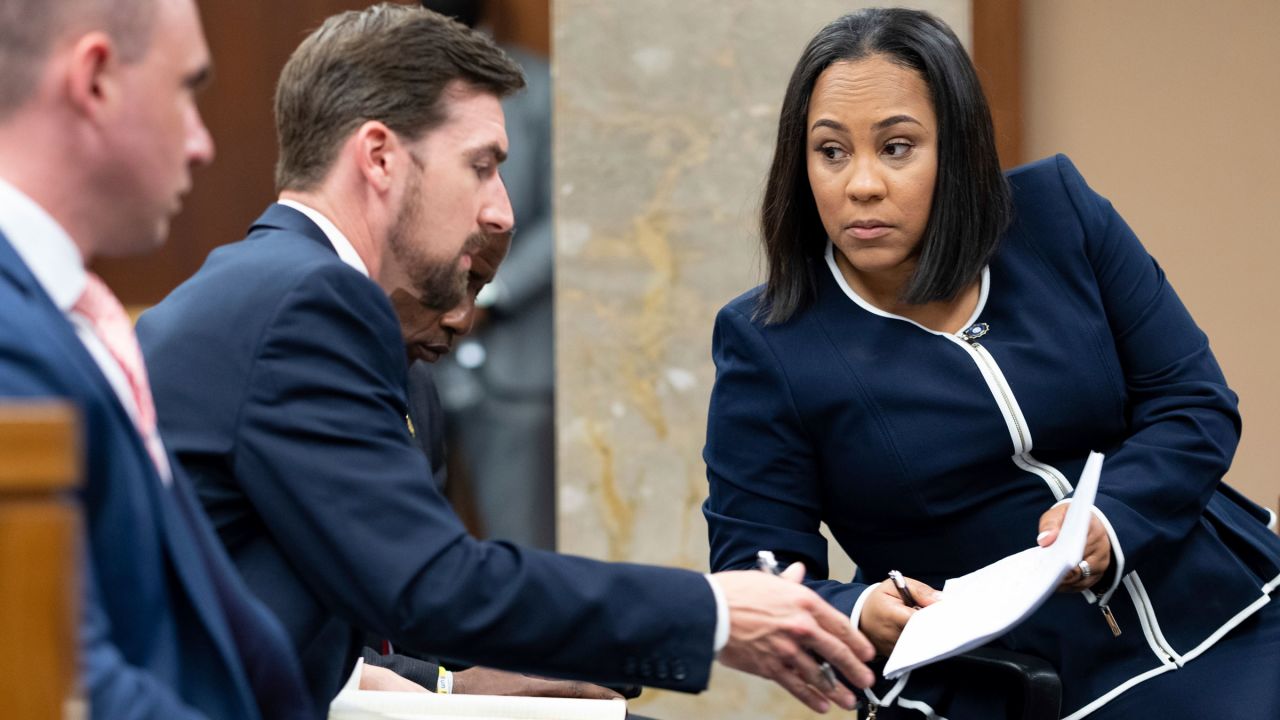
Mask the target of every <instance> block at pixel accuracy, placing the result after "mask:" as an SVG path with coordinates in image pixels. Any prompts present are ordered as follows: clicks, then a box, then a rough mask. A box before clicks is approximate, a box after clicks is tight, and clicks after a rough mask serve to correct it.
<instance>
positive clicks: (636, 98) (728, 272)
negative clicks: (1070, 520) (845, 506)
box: [552, 0, 970, 720]
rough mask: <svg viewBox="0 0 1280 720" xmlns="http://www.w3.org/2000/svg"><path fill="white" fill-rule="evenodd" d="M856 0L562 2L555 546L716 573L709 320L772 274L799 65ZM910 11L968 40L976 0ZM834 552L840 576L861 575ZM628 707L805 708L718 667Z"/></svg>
mask: <svg viewBox="0 0 1280 720" xmlns="http://www.w3.org/2000/svg"><path fill="white" fill-rule="evenodd" d="M863 4H864V3H858V2H854V3H850V2H837V1H835V0H805V1H803V2H796V1H793V2H781V1H776V0H738V1H734V2H728V1H725V2H689V1H688V0H643V1H638V0H632V1H627V0H556V1H555V2H554V4H553V19H552V23H553V72H554V79H555V83H554V87H555V172H556V181H555V182H556V187H557V192H556V198H555V201H556V238H557V259H556V260H557V262H556V300H557V308H556V343H557V432H558V440H557V442H558V462H559V478H558V484H557V489H558V514H559V518H558V520H559V538H560V549H561V550H562V551H565V552H572V553H577V554H583V555H588V556H592V557H598V558H607V559H612V560H630V561H639V562H652V563H662V564H667V565H678V566H682V567H687V568H692V569H698V570H705V569H706V568H707V538H706V524H705V522H704V521H703V518H702V513H701V509H700V506H701V503H702V501H703V499H704V498H705V497H706V478H705V468H704V466H703V463H702V458H701V451H702V444H703V440H704V435H705V430H706V411H707V401H708V398H709V395H710V391H711V384H712V381H713V379H714V367H713V366H712V363H711V359H710V349H711V327H712V320H713V318H714V316H715V313H716V311H717V310H718V309H719V308H720V307H721V306H722V305H724V304H725V303H726V302H727V301H729V300H730V299H732V298H733V297H735V296H736V295H738V294H739V293H741V292H743V291H745V290H747V289H749V288H751V287H752V286H754V285H756V284H757V283H759V282H760V279H761V277H762V274H761V269H762V268H761V259H760V253H759V251H758V232H757V228H756V225H757V214H758V209H759V201H760V196H761V191H762V188H763V182H764V175H765V171H766V169H767V166H768V163H769V160H770V158H771V156H772V152H773V142H774V134H775V131H776V123H777V114H778V110H779V106H780V103H781V100H782V94H783V91H784V89H785V86H786V81H787V78H788V77H789V75H790V73H791V69H792V66H793V64H794V63H795V61H796V59H797V58H798V57H799V55H800V52H801V50H802V49H803V48H804V45H805V43H806V42H807V41H808V39H809V38H810V37H811V36H812V35H813V34H814V33H815V32H816V31H817V30H818V29H820V28H821V27H822V26H823V25H824V24H825V23H826V22H828V21H830V20H832V19H834V18H835V17H838V16H839V15H841V14H842V13H845V12H849V11H850V10H853V9H856V8H857V7H859V6H861V5H863ZM910 5H912V6H915V7H923V8H926V9H928V10H930V11H932V12H935V13H936V14H938V15H939V16H941V17H942V18H943V19H944V20H946V21H947V22H948V23H950V24H951V25H952V27H953V28H954V29H955V30H956V33H957V34H958V35H959V36H960V37H961V38H962V39H966V41H967V38H968V37H969V36H970V5H969V2H968V0H934V1H931V2H916V3H910ZM835 554H836V555H838V551H837V553H835ZM835 560H836V562H835V564H834V566H833V576H835V577H848V576H849V574H850V573H851V572H852V570H851V566H850V564H849V563H848V561H847V559H844V558H840V557H836V558H835ZM632 710H633V711H634V712H637V713H641V714H648V715H654V716H657V717H664V718H684V717H695V716H697V717H701V718H736V719H744V720H749V719H751V718H776V717H787V718H790V717H808V713H807V711H805V710H804V708H803V707H802V706H800V705H799V704H798V703H796V702H795V701H793V700H791V699H790V696H789V695H787V694H786V693H785V692H783V691H782V690H780V689H778V688H776V687H775V686H773V685H771V684H769V683H765V682H763V681H757V680H755V679H754V678H749V677H747V676H745V675H742V674H740V673H736V672H734V671H731V670H728V669H726V668H722V667H718V668H717V669H716V670H715V674H714V676H713V680H712V686H711V692H709V693H705V694H703V695H701V696H697V697H690V696H680V695H676V694H671V693H658V692H653V691H647V692H646V693H645V694H644V695H643V696H642V697H641V698H640V699H639V700H637V701H633V703H632Z"/></svg>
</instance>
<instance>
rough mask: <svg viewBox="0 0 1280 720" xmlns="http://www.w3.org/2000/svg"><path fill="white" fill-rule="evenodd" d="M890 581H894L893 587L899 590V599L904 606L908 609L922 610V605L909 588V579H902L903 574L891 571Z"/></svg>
mask: <svg viewBox="0 0 1280 720" xmlns="http://www.w3.org/2000/svg"><path fill="white" fill-rule="evenodd" d="M889 579H890V580H892V581H893V586H894V587H895V588H897V589H898V597H900V598H902V604H903V605H906V606H907V607H911V608H916V609H917V610H918V609H920V603H918V602H916V599H915V598H914V597H912V595H911V588H909V587H907V579H906V578H904V577H902V573H900V572H898V571H897V570H890V571H889Z"/></svg>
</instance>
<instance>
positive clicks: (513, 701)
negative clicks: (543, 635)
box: [329, 660, 627, 720]
mask: <svg viewBox="0 0 1280 720" xmlns="http://www.w3.org/2000/svg"><path fill="white" fill-rule="evenodd" d="M363 663H364V661H363V660H357V661H356V669H355V672H353V673H352V674H351V678H350V679H348V680H347V684H346V685H345V686H344V687H343V688H342V692H340V693H338V697H336V698H334V699H333V702H332V703H330V704H329V720H419V719H422V720H425V719H427V718H431V719H434V720H477V719H480V720H625V718H626V716H627V703H626V701H625V700H579V699H574V698H543V697H503V696H498V695H437V694H436V693H414V692H382V691H374V690H361V689H360V674H361V671H362V670H363V669H364V665H363Z"/></svg>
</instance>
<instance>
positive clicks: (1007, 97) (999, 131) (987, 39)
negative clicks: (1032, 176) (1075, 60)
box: [973, 0, 1023, 168]
mask: <svg viewBox="0 0 1280 720" xmlns="http://www.w3.org/2000/svg"><path fill="white" fill-rule="evenodd" d="M1022 35H1023V33H1022V2H1021V0H973V63H974V65H976V66H977V67H978V76H979V78H981V80H982V87H983V89H984V90H985V91H986V93H987V101H988V102H989V103H991V117H992V120H993V121H994V122H995V126H996V147H997V148H998V149H999V152H1000V164H1001V165H1003V166H1004V167H1006V168H1010V167H1013V166H1015V165H1020V164H1021V163H1022V157H1023V154H1022V122H1023V121H1022Z"/></svg>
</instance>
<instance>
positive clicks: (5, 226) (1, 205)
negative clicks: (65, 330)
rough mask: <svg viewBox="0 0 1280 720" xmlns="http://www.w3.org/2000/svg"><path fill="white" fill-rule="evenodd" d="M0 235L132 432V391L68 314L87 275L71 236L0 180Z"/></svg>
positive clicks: (164, 466) (166, 470)
mask: <svg viewBox="0 0 1280 720" xmlns="http://www.w3.org/2000/svg"><path fill="white" fill-rule="evenodd" d="M0 232H3V233H4V236H5V237H6V238H7V239H8V240H9V243H10V244H11V245H13V249H14V250H16V251H17V253H18V257H20V258H22V262H24V263H26V266H27V269H28V270H30V271H31V274H32V275H34V276H35V278H36V282H38V283H40V287H41V288H43V289H44V291H45V293H46V294H47V295H48V296H49V298H50V299H51V300H53V304H54V305H55V306H57V308H58V309H59V310H61V311H62V313H63V314H64V315H65V316H66V318H67V321H68V322H70V323H71V325H72V326H73V327H74V328H75V331H76V337H78V338H80V342H81V343H82V344H83V345H84V347H85V349H86V350H88V351H89V355H90V356H92V357H93V360H94V362H95V363H97V364H98V369H99V370H101V371H102V374H103V375H104V376H105V377H106V378H107V382H108V383H110V384H111V389H112V390H114V391H115V393H116V397H117V398H118V399H119V400H120V404H121V405H123V406H124V409H125V411H126V412H128V413H129V417H130V418H132V419H133V421H134V427H137V419H138V406H137V403H136V401H135V400H134V398H133V389H132V388H131V387H130V386H129V378H128V377H127V376H126V375H125V372H124V369H122V368H121V367H120V364H119V363H117V362H116V359H115V358H114V357H112V355H111V352H110V351H109V350H107V346H106V345H104V344H103V343H102V340H100V339H99V338H98V335H97V333H95V332H94V331H93V326H92V325H91V324H90V323H89V320H88V318H86V317H84V316H83V315H81V314H80V313H78V312H75V311H74V310H73V309H72V308H73V306H74V305H75V304H76V301H77V300H79V299H80V296H81V295H82V294H83V293H84V289H85V285H86V284H87V283H88V274H87V273H86V271H85V269H84V258H83V256H81V255H80V249H79V248H78V247H76V244H75V243H74V242H73V241H72V240H71V236H70V235H68V234H67V231H66V230H65V229H64V228H63V227H62V225H60V224H58V221H57V220H55V219H54V218H53V216H51V215H50V214H49V213H48V212H46V211H45V209H44V208H42V207H40V205H39V204H37V203H36V201H35V200H32V199H31V198H30V197H29V196H28V195H27V194H26V193H24V192H22V191H21V190H19V189H18V188H16V187H14V186H13V185H11V184H9V183H8V182H6V181H5V180H4V179H3V178H0ZM156 461H157V463H158V464H159V467H158V470H159V471H160V479H161V480H162V481H164V483H165V485H168V484H169V483H170V482H172V481H173V471H172V469H171V468H170V467H169V462H168V457H167V455H165V454H164V453H158V457H157V458H156Z"/></svg>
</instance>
